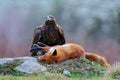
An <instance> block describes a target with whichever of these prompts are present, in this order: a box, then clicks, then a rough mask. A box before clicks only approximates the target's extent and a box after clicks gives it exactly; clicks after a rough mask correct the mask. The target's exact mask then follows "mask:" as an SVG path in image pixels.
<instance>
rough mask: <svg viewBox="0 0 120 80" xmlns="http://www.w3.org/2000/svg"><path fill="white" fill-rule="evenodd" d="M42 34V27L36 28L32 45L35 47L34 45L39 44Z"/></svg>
mask: <svg viewBox="0 0 120 80" xmlns="http://www.w3.org/2000/svg"><path fill="white" fill-rule="evenodd" d="M41 33H42V25H41V26H39V27H36V28H35V29H34V32H33V42H32V45H33V44H37V42H38V41H39V40H40V38H41Z"/></svg>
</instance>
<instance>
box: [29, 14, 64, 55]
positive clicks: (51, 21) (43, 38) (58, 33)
mask: <svg viewBox="0 0 120 80" xmlns="http://www.w3.org/2000/svg"><path fill="white" fill-rule="evenodd" d="M38 42H41V43H44V44H46V45H48V46H55V45H62V44H65V37H64V32H63V30H62V28H61V27H60V26H59V25H58V24H57V22H56V20H55V17H54V16H52V15H48V16H47V17H46V20H45V22H44V23H43V24H42V25H41V26H39V27H37V28H35V30H34V33H33V42H32V46H31V48H32V47H33V44H37V43H38ZM38 45H39V44H38ZM36 53H37V52H36V51H32V54H31V56H36V55H37V54H36Z"/></svg>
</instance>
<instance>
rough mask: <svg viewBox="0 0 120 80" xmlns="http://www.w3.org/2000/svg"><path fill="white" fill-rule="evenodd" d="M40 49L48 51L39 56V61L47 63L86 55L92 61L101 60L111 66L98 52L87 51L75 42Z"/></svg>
mask: <svg viewBox="0 0 120 80" xmlns="http://www.w3.org/2000/svg"><path fill="white" fill-rule="evenodd" d="M39 49H40V50H45V51H47V52H46V53H45V54H44V55H43V56H40V57H39V58H38V60H39V61H42V62H44V63H47V64H53V63H56V62H63V61H65V60H68V59H73V58H80V57H84V58H87V59H89V60H90V61H96V62H99V63H100V64H101V65H102V66H107V67H108V66H110V65H109V64H108V62H107V60H106V59H105V58H104V57H102V56H100V55H98V54H94V53H88V52H85V51H84V49H83V47H82V46H80V45H77V44H74V43H68V44H64V45H57V46H53V47H49V46H46V47H39Z"/></svg>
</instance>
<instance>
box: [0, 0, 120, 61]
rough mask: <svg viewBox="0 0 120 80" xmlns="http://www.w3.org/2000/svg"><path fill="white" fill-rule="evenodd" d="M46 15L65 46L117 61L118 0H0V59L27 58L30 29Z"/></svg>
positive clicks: (119, 54)
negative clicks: (62, 36) (52, 18)
mask: <svg viewBox="0 0 120 80" xmlns="http://www.w3.org/2000/svg"><path fill="white" fill-rule="evenodd" d="M47 15H53V16H55V18H56V21H57V23H58V24H59V25H60V26H61V27H62V29H63V30H64V34H65V38H66V42H67V43H68V42H74V43H77V44H80V45H82V46H83V47H84V48H85V50H86V51H87V52H93V53H97V54H100V55H102V56H105V57H106V58H107V60H108V61H109V62H110V63H114V62H116V61H120V0H114V1H113V0H0V58H4V57H18V56H30V54H31V53H30V52H29V49H30V46H31V44H32V36H33V30H34V29H35V27H37V26H40V25H41V24H43V23H44V21H45V17H46V16H47Z"/></svg>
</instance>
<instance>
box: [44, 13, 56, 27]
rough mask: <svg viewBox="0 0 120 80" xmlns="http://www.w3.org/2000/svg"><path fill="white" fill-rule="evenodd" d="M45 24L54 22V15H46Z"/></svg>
mask: <svg viewBox="0 0 120 80" xmlns="http://www.w3.org/2000/svg"><path fill="white" fill-rule="evenodd" d="M45 24H46V25H49V24H56V20H55V17H54V16H52V15H48V16H46V20H45Z"/></svg>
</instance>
